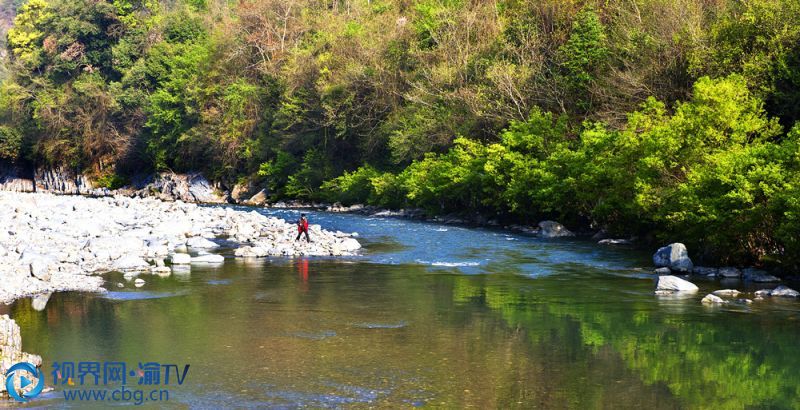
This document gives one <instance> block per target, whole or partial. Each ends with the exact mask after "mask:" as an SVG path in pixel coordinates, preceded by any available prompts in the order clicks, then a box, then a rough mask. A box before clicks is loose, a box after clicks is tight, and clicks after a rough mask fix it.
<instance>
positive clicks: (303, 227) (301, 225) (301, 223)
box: [294, 214, 311, 242]
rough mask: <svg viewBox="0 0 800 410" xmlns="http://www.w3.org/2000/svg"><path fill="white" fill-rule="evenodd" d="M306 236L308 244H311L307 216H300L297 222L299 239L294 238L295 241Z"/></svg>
mask: <svg viewBox="0 0 800 410" xmlns="http://www.w3.org/2000/svg"><path fill="white" fill-rule="evenodd" d="M304 233H305V234H306V242H311V239H309V238H308V219H306V214H300V219H298V220H297V238H294V240H295V241H299V240H300V236H301V235H303V234H304Z"/></svg>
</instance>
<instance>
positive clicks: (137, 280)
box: [133, 278, 145, 288]
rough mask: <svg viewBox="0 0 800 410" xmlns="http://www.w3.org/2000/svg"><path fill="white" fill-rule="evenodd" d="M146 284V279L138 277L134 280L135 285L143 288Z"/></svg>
mask: <svg viewBox="0 0 800 410" xmlns="http://www.w3.org/2000/svg"><path fill="white" fill-rule="evenodd" d="M144 284H145V281H144V279H142V278H136V280H135V281H133V285H134V286H136V287H137V288H141V287H142V286H144Z"/></svg>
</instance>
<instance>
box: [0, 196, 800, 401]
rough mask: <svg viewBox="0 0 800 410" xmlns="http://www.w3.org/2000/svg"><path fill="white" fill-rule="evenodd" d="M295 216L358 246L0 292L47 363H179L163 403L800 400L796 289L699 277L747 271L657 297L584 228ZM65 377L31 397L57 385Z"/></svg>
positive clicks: (632, 266)
mask: <svg viewBox="0 0 800 410" xmlns="http://www.w3.org/2000/svg"><path fill="white" fill-rule="evenodd" d="M261 212H265V213H267V214H272V215H277V216H280V217H284V218H287V219H295V218H296V217H297V215H296V212H295V211H291V210H287V211H269V210H267V211H261ZM309 216H310V219H311V221H312V223H320V224H322V225H323V226H324V227H325V228H326V229H333V230H341V231H344V232H358V233H359V235H360V236H359V240H360V241H361V242H362V243H363V244H364V245H365V250H364V253H363V255H361V256H359V257H350V258H338V259H331V258H300V259H287V258H272V259H264V260H259V261H245V260H241V259H235V258H233V257H230V255H228V256H229V258H228V259H226V262H225V263H224V264H221V265H217V266H213V265H205V266H201V265H194V266H192V268H191V271H190V272H188V271H183V272H176V273H175V274H173V275H172V276H171V277H167V278H160V277H158V276H150V275H145V276H143V278H144V279H145V280H146V284H145V285H144V286H142V287H141V288H136V287H134V286H133V284H132V283H131V282H127V281H125V279H124V278H123V277H122V276H121V275H120V274H109V275H108V276H107V279H108V284H107V287H108V289H109V290H110V292H108V293H106V294H81V293H64V294H56V295H53V297H52V298H51V299H50V301H49V303H48V304H47V307H46V309H45V310H44V311H36V310H34V309H33V308H32V304H31V302H30V301H29V300H23V301H19V302H17V303H16V304H14V305H12V306H11V307H10V308H5V310H6V311H7V313H9V314H11V315H12V317H13V318H15V319H16V320H17V322H18V323H19V324H20V325H21V327H22V334H23V340H24V348H25V350H26V351H29V352H34V353H37V354H40V355H42V357H43V358H44V362H45V363H44V366H43V369H44V371H45V373H46V374H47V375H48V376H47V377H46V380H48V381H49V382H50V381H52V380H51V379H50V378H49V372H50V371H51V370H52V363H53V362H62V361H73V362H79V361H96V362H105V361H122V362H126V363H128V364H129V365H135V364H138V363H139V362H159V363H165V364H166V363H170V364H178V365H180V366H183V365H184V364H189V365H190V370H189V372H188V376H187V379H186V381H185V382H184V384H183V385H181V386H171V387H170V389H169V394H170V396H169V399H170V400H169V402H160V403H157V404H158V405H159V406H165V405H167V406H173V407H177V408H182V407H187V406H191V407H208V408H229V407H236V408H243V407H244V408H246V407H253V408H256V407H258V408H261V407H278V408H296V407H311V408H340V407H363V408H366V407H391V408H396V407H405V408H408V407H432V408H441V407H445V408H455V407H467V406H472V407H477V408H715V409H724V408H745V407H771V408H797V407H798V406H800V402H799V401H798V397H800V354H798V348H800V342H798V340H800V328H799V327H798V318H799V317H800V314H799V313H800V310H799V309H798V307H800V305H798V303H799V302H797V301H794V300H771V301H763V302H756V303H754V304H752V305H749V306H748V305H738V304H732V305H729V306H725V307H719V308H709V307H705V306H702V305H701V304H700V303H699V299H700V298H701V297H702V296H703V295H704V294H705V293H707V292H710V291H712V290H715V289H719V288H724V287H739V288H740V289H742V288H748V285H747V284H739V283H736V282H733V283H719V282H717V281H710V280H709V281H697V284H698V285H699V286H700V287H701V293H699V294H698V295H696V296H693V297H690V298H664V297H661V298H660V297H656V296H655V295H654V294H653V277H652V276H651V274H650V268H649V265H650V261H649V257H648V255H646V254H642V253H640V252H637V251H634V250H631V249H620V248H608V247H602V246H598V245H596V244H594V243H591V242H587V241H581V240H549V241H548V240H541V239H536V238H533V237H528V236H523V235H518V234H514V233H510V232H504V231H502V230H489V229H474V228H465V227H457V226H447V225H438V224H430V223H422V222H415V221H407V220H401V219H392V218H376V217H364V216H357V215H337V214H327V213H313V212H312V213H310V215H309ZM118 283H123V284H124V288H119V287H118V286H117V284H118ZM749 289H751V290H752V289H753V288H749ZM0 309H3V308H0ZM48 384H52V383H48ZM128 384H132V387H137V386H136V384H135V382H129V383H128ZM63 389H64V387H63V386H60V385H59V386H56V387H55V390H54V391H52V392H49V393H45V394H44V395H43V396H42V397H40V398H39V399H37V400H35V401H33V402H32V403H30V404H29V405H35V406H42V405H64V404H65V402H64V400H63V396H62V394H63V392H62V390H63ZM68 404H69V403H68ZM102 404H103V405H107V404H108V403H102ZM145 404H150V405H152V404H156V403H145ZM72 405H74V406H76V407H83V406H85V405H86V403H75V404H72Z"/></svg>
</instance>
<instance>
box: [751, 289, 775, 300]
mask: <svg viewBox="0 0 800 410" xmlns="http://www.w3.org/2000/svg"><path fill="white" fill-rule="evenodd" d="M771 292H772V291H771V290H769V289H761V290H757V291H756V292H755V295H756V299H763V298H765V297H767V296H769V295H770V293H771Z"/></svg>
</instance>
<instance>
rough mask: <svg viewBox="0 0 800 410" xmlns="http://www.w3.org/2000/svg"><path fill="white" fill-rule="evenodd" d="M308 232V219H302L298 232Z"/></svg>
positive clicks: (298, 225)
mask: <svg viewBox="0 0 800 410" xmlns="http://www.w3.org/2000/svg"><path fill="white" fill-rule="evenodd" d="M305 231H308V219H301V220H300V221H299V222H298V223H297V232H305Z"/></svg>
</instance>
